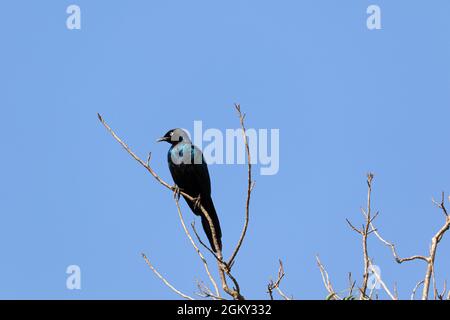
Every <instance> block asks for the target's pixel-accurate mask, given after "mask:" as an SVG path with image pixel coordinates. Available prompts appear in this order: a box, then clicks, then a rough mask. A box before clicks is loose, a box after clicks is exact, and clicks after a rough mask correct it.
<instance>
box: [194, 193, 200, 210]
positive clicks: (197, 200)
mask: <svg viewBox="0 0 450 320" xmlns="http://www.w3.org/2000/svg"><path fill="white" fill-rule="evenodd" d="M201 200H202V199H201V197H200V195H198V197H197V198H194V208H195V209H197V208H200V206H201Z"/></svg>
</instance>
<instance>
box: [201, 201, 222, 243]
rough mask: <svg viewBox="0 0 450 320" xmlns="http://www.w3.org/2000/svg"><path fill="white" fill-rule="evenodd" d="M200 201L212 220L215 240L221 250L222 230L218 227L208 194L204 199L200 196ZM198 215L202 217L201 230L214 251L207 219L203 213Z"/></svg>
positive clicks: (218, 223) (217, 219)
mask: <svg viewBox="0 0 450 320" xmlns="http://www.w3.org/2000/svg"><path fill="white" fill-rule="evenodd" d="M201 203H202V206H203V207H204V208H205V210H206V211H207V212H208V215H209V216H210V218H211V220H212V223H213V226H214V230H215V232H216V236H217V242H218V245H219V248H220V250H222V230H221V229H220V222H219V217H218V216H217V213H216V209H215V208H214V203H213V201H212V199H211V197H210V196H209V197H206V199H203V198H201ZM200 216H201V218H202V226H203V230H204V231H205V234H206V236H207V237H208V241H209V244H210V245H211V248H212V249H213V251H216V247H215V245H214V241H213V236H212V232H211V226H210V225H209V221H208V219H207V218H206V217H205V216H204V215H203V214H200Z"/></svg>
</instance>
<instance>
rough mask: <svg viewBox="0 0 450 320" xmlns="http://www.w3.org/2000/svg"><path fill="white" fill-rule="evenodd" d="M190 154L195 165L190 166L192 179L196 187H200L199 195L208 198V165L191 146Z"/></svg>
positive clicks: (196, 149) (209, 183) (209, 187)
mask: <svg viewBox="0 0 450 320" xmlns="http://www.w3.org/2000/svg"><path fill="white" fill-rule="evenodd" d="M192 152H193V158H194V164H195V165H194V166H192V170H193V171H194V172H193V176H194V179H196V182H197V185H198V186H199V187H200V188H199V189H200V192H201V194H204V195H208V196H210V195H211V179H210V177H209V171H208V164H207V163H206V161H205V158H204V157H203V154H202V152H201V151H200V149H199V148H197V147H196V146H194V145H193V147H192Z"/></svg>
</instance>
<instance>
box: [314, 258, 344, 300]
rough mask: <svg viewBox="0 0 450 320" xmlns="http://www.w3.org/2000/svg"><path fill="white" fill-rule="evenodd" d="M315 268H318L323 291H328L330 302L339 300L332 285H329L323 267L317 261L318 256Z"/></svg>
mask: <svg viewBox="0 0 450 320" xmlns="http://www.w3.org/2000/svg"><path fill="white" fill-rule="evenodd" d="M316 261H317V266H318V267H319V270H320V274H321V276H322V281H323V285H324V286H325V289H326V290H327V291H328V293H329V295H328V297H329V299H330V300H340V299H341V298H340V297H339V296H338V294H337V293H336V291H334V289H333V285H332V284H331V281H330V277H329V276H328V272H327V270H326V269H325V267H324V266H323V264H322V262H321V261H320V259H319V256H316Z"/></svg>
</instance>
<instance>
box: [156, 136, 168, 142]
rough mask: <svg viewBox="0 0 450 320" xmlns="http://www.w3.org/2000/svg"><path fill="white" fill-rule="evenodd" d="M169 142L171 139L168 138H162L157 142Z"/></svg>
mask: <svg viewBox="0 0 450 320" xmlns="http://www.w3.org/2000/svg"><path fill="white" fill-rule="evenodd" d="M168 140H169V138H167V137H161V138H159V139H158V140H156V142H163V141H168Z"/></svg>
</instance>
